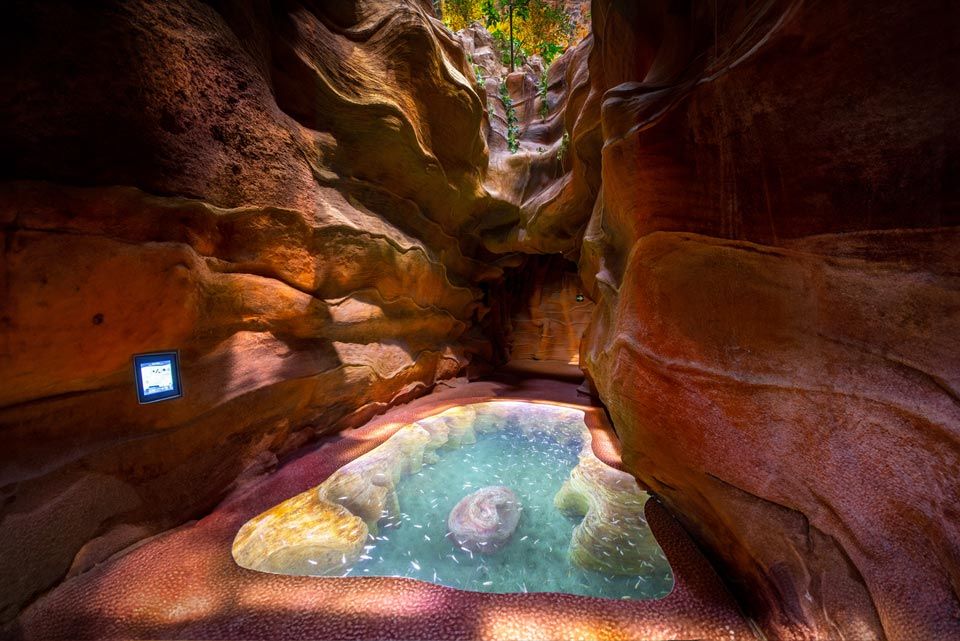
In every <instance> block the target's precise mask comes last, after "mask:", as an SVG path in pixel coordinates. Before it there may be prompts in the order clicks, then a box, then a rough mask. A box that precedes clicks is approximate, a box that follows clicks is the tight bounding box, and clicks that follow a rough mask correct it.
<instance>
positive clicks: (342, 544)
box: [233, 492, 368, 575]
mask: <svg viewBox="0 0 960 641" xmlns="http://www.w3.org/2000/svg"><path fill="white" fill-rule="evenodd" d="M367 532H368V530H367V526H366V524H365V523H364V522H363V519H361V518H360V517H358V516H354V515H353V514H351V513H350V511H349V510H347V509H346V508H344V507H343V506H341V505H337V504H336V503H332V502H330V501H327V500H325V499H323V498H321V497H320V496H319V494H318V493H317V492H303V493H301V494H298V495H297V496H294V497H293V498H291V499H288V500H286V501H284V502H283V503H281V504H280V505H277V506H275V507H273V508H271V509H270V510H267V511H266V512H264V513H263V514H261V515H260V516H258V517H256V518H254V519H251V520H250V521H248V522H247V523H246V524H245V525H244V526H243V527H242V528H240V532H238V533H237V538H236V539H235V540H234V543H233V558H234V559H236V561H237V563H238V564H239V565H241V566H242V567H245V568H249V569H251V570H259V571H260V572H274V573H278V574H312V575H333V574H340V573H341V572H343V571H344V570H345V569H347V568H349V567H350V566H351V565H353V564H354V563H356V562H357V559H359V558H360V555H361V554H362V553H363V544H364V543H365V542H366V540H367Z"/></svg>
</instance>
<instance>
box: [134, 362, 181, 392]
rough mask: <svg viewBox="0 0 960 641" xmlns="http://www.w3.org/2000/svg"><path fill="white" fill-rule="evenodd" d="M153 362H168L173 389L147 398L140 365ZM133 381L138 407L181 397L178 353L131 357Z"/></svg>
mask: <svg viewBox="0 0 960 641" xmlns="http://www.w3.org/2000/svg"><path fill="white" fill-rule="evenodd" d="M153 360H169V361H170V365H171V368H170V371H171V373H172V374H173V389H172V390H168V391H166V392H159V393H157V394H150V395H149V396H147V395H146V394H144V393H143V377H142V376H141V374H140V365H141V364H142V363H148V362H150V361H153ZM133 379H134V382H135V383H136V386H137V402H139V403H140V405H148V404H150V403H158V402H160V401H169V400H172V399H175V398H180V397H181V396H183V388H182V386H181V384H180V352H179V351H177V350H171V351H166V352H148V353H144V354H134V356H133Z"/></svg>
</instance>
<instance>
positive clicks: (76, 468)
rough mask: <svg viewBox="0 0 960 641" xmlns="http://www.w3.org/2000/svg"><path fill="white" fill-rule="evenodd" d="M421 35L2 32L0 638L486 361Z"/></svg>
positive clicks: (394, 9) (178, 11)
mask: <svg viewBox="0 0 960 641" xmlns="http://www.w3.org/2000/svg"><path fill="white" fill-rule="evenodd" d="M427 11H428V6H427V5H423V4H420V3H418V2H381V3H371V2H353V1H346V0H337V1H334V2H304V3H299V2H294V1H291V2H285V1H280V2H261V1H257V0H250V1H244V0H238V1H236V2H211V3H202V2H194V1H190V0H177V1H172V2H167V1H163V2H158V1H153V2H151V1H146V0H143V1H139V0H138V1H133V2H100V3H75V2H67V1H63V2H57V1H45V2H13V3H7V4H6V5H5V6H4V12H5V18H4V21H3V24H4V28H3V34H2V35H3V37H2V38H0V48H2V54H0V57H2V60H3V61H4V62H3V64H2V66H0V87H2V88H3V90H2V91H0V149H3V152H4V153H3V154H2V160H0V163H2V165H3V166H2V174H3V177H4V181H3V183H2V184H0V222H2V236H3V242H2V243H0V246H2V247H3V257H2V266H3V267H2V272H0V288H2V291H3V314H2V324H0V346H2V352H0V380H2V381H3V385H2V386H0V431H2V435H3V437H2V438H3V443H4V447H3V448H0V449H2V453H0V470H2V472H0V474H2V481H0V487H2V492H3V499H4V501H3V508H2V510H3V512H2V521H0V579H2V583H3V586H4V589H3V590H2V603H0V614H2V618H3V619H9V618H10V617H11V616H13V615H14V614H15V613H16V611H17V610H18V609H19V608H20V607H22V605H23V604H25V603H26V602H28V601H29V600H30V599H31V598H32V597H34V596H35V595H36V594H38V593H39V592H40V591H42V590H44V589H46V588H48V587H49V586H51V585H52V584H54V583H56V582H57V581H59V580H60V579H61V578H63V577H64V576H65V575H67V574H69V573H75V572H79V571H82V570H83V569H85V568H87V567H89V566H90V565H91V564H92V563H95V562H97V561H100V560H102V559H103V558H104V557H106V556H108V555H109V554H112V553H113V552H116V551H117V550H119V549H121V548H123V547H125V546H126V545H129V544H130V543H132V542H134V541H136V540H138V539H141V538H143V537H144V536H147V535H149V534H152V533H155V532H157V531H160V530H163V529H166V528H169V527H172V526H175V525H178V524H180V523H182V522H183V521H185V520H186V519H189V518H192V517H195V516H197V515H199V514H202V513H203V512H204V510H207V509H209V507H210V506H211V505H213V504H214V503H215V502H216V500H217V499H218V498H219V497H221V496H222V495H223V493H224V491H225V490H226V488H227V487H228V486H229V485H230V484H231V483H233V482H234V480H235V479H236V478H237V477H238V475H240V474H241V473H243V471H244V470H250V471H256V470H257V469H263V468H264V467H269V466H270V465H272V464H274V463H275V462H276V457H277V456H278V455H281V456H282V454H283V453H284V452H288V451H290V450H292V449H293V448H295V447H296V446H297V445H299V444H301V443H303V442H304V441H305V440H307V439H308V438H310V437H312V436H314V435H316V434H320V433H327V432H332V431H335V430H339V429H343V428H345V427H349V426H352V425H357V424H361V423H363V422H364V420H365V419H366V418H367V417H369V416H370V415H372V414H373V413H374V412H377V411H380V410H382V409H383V408H384V407H386V406H388V405H389V404H391V403H394V402H398V401H402V400H404V399H407V398H410V397H412V396H414V395H416V394H419V393H422V392H424V391H426V390H428V389H429V388H430V387H431V386H432V385H433V384H434V383H435V381H437V380H440V379H444V378H450V377H453V376H457V375H458V374H460V373H462V372H463V371H464V370H465V368H466V366H467V364H468V362H470V361H471V359H472V360H473V361H474V362H477V361H480V360H482V359H483V357H484V356H486V355H487V354H485V353H484V350H488V347H487V341H485V340H482V337H481V336H480V334H479V333H478V330H477V321H478V320H479V319H480V318H481V317H482V316H483V315H484V313H485V309H486V308H485V307H484V305H483V302H482V299H483V290H482V285H483V283H485V282H487V281H490V280H494V279H496V278H498V277H499V276H500V273H501V270H500V268H499V267H496V266H495V265H493V264H492V261H489V260H485V259H483V256H482V254H483V251H484V250H482V248H481V246H480V242H479V233H480V231H478V229H481V230H482V227H483V224H484V221H483V219H482V218H480V216H481V214H482V213H483V212H485V211H488V210H490V209H493V208H495V207H496V206H495V205H494V204H492V203H495V202H496V199H495V198H493V197H492V196H490V195H489V193H488V192H487V190H486V189H485V188H484V187H483V185H482V182H483V179H484V173H485V167H486V164H487V156H488V150H487V145H486V141H485V136H484V131H485V124H484V123H485V118H486V116H485V115H484V106H483V104H482V102H481V100H480V98H479V96H478V93H477V89H476V88H475V87H474V86H473V85H474V83H475V81H474V79H473V72H472V70H471V69H470V67H469V65H467V63H466V59H465V56H464V54H463V52H462V50H461V49H460V48H459V47H458V46H457V44H456V43H455V41H454V39H453V38H452V37H451V36H450V34H449V32H447V31H446V30H445V29H444V28H443V27H442V26H441V25H439V23H436V22H435V21H433V20H432V19H431V18H430V17H429V16H428V14H427ZM500 207H501V209H504V210H506V211H507V212H509V211H511V210H516V206H514V205H510V204H509V203H501V204H500ZM170 348H177V349H179V350H180V353H181V365H182V374H183V381H184V388H185V394H184V397H183V398H182V399H180V400H178V401H175V402H168V403H161V404H156V405H148V406H138V404H137V401H136V397H135V395H134V394H133V390H132V388H131V378H132V377H131V355H132V354H135V353H138V352H144V351H155V350H163V349H170ZM474 357H475V358H474Z"/></svg>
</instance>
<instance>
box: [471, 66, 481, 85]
mask: <svg viewBox="0 0 960 641" xmlns="http://www.w3.org/2000/svg"><path fill="white" fill-rule="evenodd" d="M473 74H474V75H475V76H476V77H477V84H478V85H480V86H483V67H481V66H480V65H473Z"/></svg>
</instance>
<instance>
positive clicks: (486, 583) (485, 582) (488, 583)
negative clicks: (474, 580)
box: [483, 581, 493, 585]
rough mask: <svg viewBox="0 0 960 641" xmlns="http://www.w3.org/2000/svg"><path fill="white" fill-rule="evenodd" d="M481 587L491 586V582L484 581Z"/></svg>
mask: <svg viewBox="0 0 960 641" xmlns="http://www.w3.org/2000/svg"><path fill="white" fill-rule="evenodd" d="M483 585H493V581H484V582H483Z"/></svg>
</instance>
